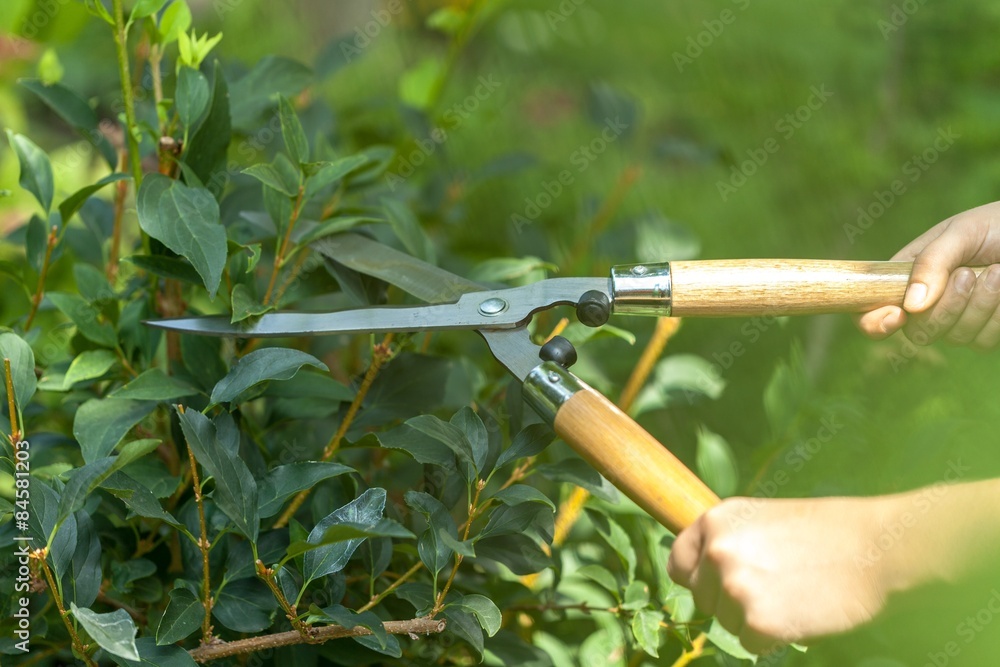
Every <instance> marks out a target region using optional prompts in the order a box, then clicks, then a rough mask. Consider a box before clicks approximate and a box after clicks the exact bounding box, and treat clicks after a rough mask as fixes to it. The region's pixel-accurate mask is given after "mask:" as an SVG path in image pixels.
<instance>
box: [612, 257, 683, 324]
mask: <svg viewBox="0 0 1000 667" xmlns="http://www.w3.org/2000/svg"><path fill="white" fill-rule="evenodd" d="M671 296H672V294H671V281H670V262H654V263H651V264H619V265H618V266H613V267H611V298H612V309H613V312H615V313H617V314H619V315H658V316H660V317H670V307H671Z"/></svg>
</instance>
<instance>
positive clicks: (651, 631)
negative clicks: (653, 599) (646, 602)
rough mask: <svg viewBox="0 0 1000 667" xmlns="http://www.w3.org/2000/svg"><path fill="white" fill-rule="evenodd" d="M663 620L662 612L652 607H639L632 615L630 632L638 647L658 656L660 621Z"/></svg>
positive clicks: (655, 656)
mask: <svg viewBox="0 0 1000 667" xmlns="http://www.w3.org/2000/svg"><path fill="white" fill-rule="evenodd" d="M662 622H663V612H661V611H654V610H652V609H640V610H639V611H637V612H636V614H635V616H633V617H632V634H633V635H634V636H635V640H636V642H638V643H639V647H640V648H641V649H642V650H643V651H645V652H646V653H648V654H649V655H651V656H653V657H654V658H658V657H659V656H660V654H659V648H660V623H662Z"/></svg>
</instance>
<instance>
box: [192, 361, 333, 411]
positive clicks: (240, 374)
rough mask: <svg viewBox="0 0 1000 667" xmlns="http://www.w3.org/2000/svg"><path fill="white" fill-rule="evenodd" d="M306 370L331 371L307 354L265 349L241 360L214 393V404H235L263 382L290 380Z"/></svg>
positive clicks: (219, 383) (217, 384)
mask: <svg viewBox="0 0 1000 667" xmlns="http://www.w3.org/2000/svg"><path fill="white" fill-rule="evenodd" d="M303 366H313V367H315V368H318V369H320V370H323V371H329V370H330V369H329V368H327V366H326V364H324V363H323V362H322V361H320V360H319V359H317V358H316V357H314V356H312V355H311V354H306V353H305V352H300V351H299V350H290V349H287V348H281V347H265V348H263V349H261V350H254V351H253V352H251V353H250V354H248V355H245V356H243V357H240V359H239V360H238V361H237V362H236V363H235V364H233V367H232V368H230V369H229V373H228V374H227V375H226V377H224V378H222V379H221V380H219V382H218V383H216V385H215V388H214V389H213V390H212V403H213V404H218V403H225V402H229V401H235V400H236V399H238V398H239V396H240V395H241V394H242V393H243V392H245V391H247V390H248V389H250V388H251V387H254V386H256V385H258V384H260V383H262V382H268V381H270V380H288V379H290V378H292V377H294V376H295V374H296V373H297V372H298V371H299V369H300V368H302V367H303Z"/></svg>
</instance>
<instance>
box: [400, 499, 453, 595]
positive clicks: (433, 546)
mask: <svg viewBox="0 0 1000 667" xmlns="http://www.w3.org/2000/svg"><path fill="white" fill-rule="evenodd" d="M404 499H405V500H406V504H407V505H409V506H410V507H411V508H413V509H414V510H416V511H417V512H419V513H420V514H422V515H423V516H424V518H425V519H426V520H427V530H425V531H424V533H423V534H422V535H421V536H420V540H419V541H418V542H417V551H418V552H419V553H420V560H421V561H423V563H424V565H426V566H427V569H428V570H430V571H431V573H432V574H433V575H434V576H435V577H437V575H438V572H440V571H441V570H442V569H443V568H444V567H445V566H446V565H447V564H448V563H449V561H450V560H451V555H452V553H453V551H454V549H453V545H452V543H453V542H457V541H458V527H457V526H456V525H455V520H454V519H453V518H452V517H451V514H449V513H448V509H447V508H446V507H445V506H444V505H442V504H441V501H440V500H438V499H437V498H435V497H434V496H432V495H430V494H427V493H423V492H422V491H407V492H406V495H405V496H404ZM448 537H450V538H451V541H450V542H449V540H448V539H447V538H448Z"/></svg>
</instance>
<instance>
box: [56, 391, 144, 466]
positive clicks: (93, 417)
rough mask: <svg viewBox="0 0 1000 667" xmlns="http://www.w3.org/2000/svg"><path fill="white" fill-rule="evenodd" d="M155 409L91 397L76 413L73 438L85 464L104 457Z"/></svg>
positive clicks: (142, 403)
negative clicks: (78, 445)
mask: <svg viewBox="0 0 1000 667" xmlns="http://www.w3.org/2000/svg"><path fill="white" fill-rule="evenodd" d="M155 408H156V404H155V403H148V402H144V401H131V400H127V399H120V398H92V399H90V400H89V401H87V402H86V403H84V404H83V405H81V406H80V409H79V410H77V411H76V418H75V419H74V420H73V436H74V437H75V438H76V439H77V441H78V442H79V443H80V449H81V450H82V452H83V460H84V461H86V462H87V463H91V462H93V461H96V460H97V459H99V458H101V457H104V456H107V455H108V454H110V453H111V451H112V450H113V449H114V448H115V445H117V444H118V443H119V442H121V440H122V438H124V437H125V434H126V433H128V432H129V430H130V429H131V428H132V427H133V426H135V425H136V424H138V423H139V422H140V421H141V420H142V418H143V417H145V416H146V415H148V414H149V413H151V412H152V411H153V410H154V409H155Z"/></svg>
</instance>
